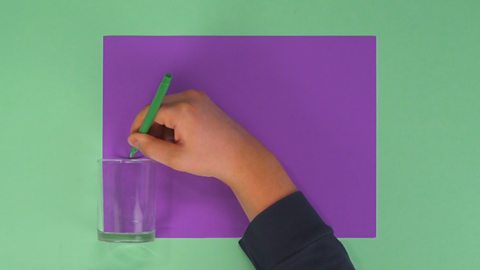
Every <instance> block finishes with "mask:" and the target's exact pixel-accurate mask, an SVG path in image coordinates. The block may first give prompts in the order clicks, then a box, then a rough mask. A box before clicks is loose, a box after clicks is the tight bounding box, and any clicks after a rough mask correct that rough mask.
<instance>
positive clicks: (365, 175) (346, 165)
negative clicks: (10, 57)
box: [103, 36, 376, 238]
mask: <svg viewBox="0 0 480 270" xmlns="http://www.w3.org/2000/svg"><path fill="white" fill-rule="evenodd" d="M103 61H104V62H103V76H104V80H103V156H104V157H105V158H114V157H126V156H127V155H128V153H129V150H130V147H129V145H128V143H127V137H128V134H129V129H130V124H131V122H132V121H133V119H134V117H135V115H136V114H137V112H138V111H140V110H141V109H142V108H143V107H144V106H145V105H146V104H148V103H149V102H150V101H151V99H152V97H153V95H154V94H155V91H156V89H157V87H158V84H159V83H160V81H161V79H162V76H163V75H164V73H166V72H170V73H172V75H173V80H172V84H171V86H170V90H169V93H170V94H172V93H176V92H180V91H183V90H186V89H191V88H195V89H200V90H202V91H204V92H206V93H207V94H208V95H209V96H210V97H211V98H212V99H213V100H214V101H215V102H216V103H217V104H218V105H219V106H220V107H221V108H223V109H224V110H225V111H226V112H227V113H228V114H229V115H230V116H231V117H232V118H234V119H235V120H237V121H238V122H239V123H240V124H241V125H243V126H244V127H245V128H246V129H247V130H248V131H250V132H251V133H252V134H253V135H254V136H256V137H257V138H258V139H259V140H260V141H262V142H263V143H264V144H265V145H266V146H267V147H268V148H269V149H270V150H271V151H272V152H273V153H275V155H277V157H278V158H279V160H280V161H281V162H282V163H283V164H284V166H285V168H286V170H287V171H288V173H289V175H290V176H291V178H292V179H293V180H294V181H295V183H296V185H297V187H298V188H299V189H300V190H301V191H303V192H304V194H305V195H306V197H307V198H308V199H309V200H310V202H311V203H312V205H313V206H314V207H315V208H316V210H317V211H318V213H319V214H320V215H321V216H322V217H323V219H324V220H325V221H326V222H327V223H328V224H329V225H331V226H332V227H333V229H334V231H335V235H336V236H337V237H375V232H376V184H375V183H376V182H375V181H376V178H375V166H376V155H375V153H376V150H375V146H376V139H375V128H376V120H375V114H376V94H375V87H376V84H375V82H376V79H375V77H376V73H375V72H376V66H375V62H376V42H375V37H373V36H364V37H362V36H357V37H320V36H299V37H294V36H291V37H285V36H282V37H280V36H145V37H143V36H107V37H104V59H103ZM155 171H156V174H157V179H158V181H159V182H158V183H159V187H158V190H157V194H158V199H157V203H158V204H157V208H158V210H157V237H179V238H180V237H240V236H241V235H242V234H243V233H244V230H245V228H246V227H247V225H248V220H247V218H246V217H245V214H244V213H243V212H242V209H241V208H240V206H239V204H238V203H237V201H236V199H235V197H234V196H233V194H232V192H231V191H230V190H229V189H228V188H227V187H226V186H224V185H223V184H221V183H220V182H219V181H216V180H213V179H207V178H202V177H196V176H192V175H188V174H185V173H180V172H175V171H173V170H170V169H168V168H166V167H164V166H162V165H160V164H158V165H156V167H155ZM108 222H109V221H108V220H105V223H108Z"/></svg>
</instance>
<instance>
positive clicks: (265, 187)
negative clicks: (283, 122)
mask: <svg viewBox="0 0 480 270" xmlns="http://www.w3.org/2000/svg"><path fill="white" fill-rule="evenodd" d="M147 110H148V107H146V108H144V109H143V110H142V111H141V112H140V113H139V114H138V115H137V117H136V118H135V120H134V122H133V124H132V127H131V133H132V134H131V135H130V137H129V138H128V142H129V144H130V145H132V146H134V147H136V148H137V149H139V150H140V151H141V152H142V153H143V154H144V155H145V156H147V157H149V158H151V159H153V160H155V161H158V162H160V163H162V164H165V165H166V166H169V167H171V168H173V169H175V170H179V171H183V172H188V173H191V174H195V175H200V176H210V177H215V178H218V179H219V180H221V181H223V182H224V183H225V184H227V185H228V186H230V187H231V188H232V190H233V191H234V193H235V194H236V195H237V197H238V198H239V200H240V202H241V203H242V206H243V207H244V209H245V208H247V209H246V212H247V215H248V216H249V217H252V216H254V215H256V214H257V213H258V211H261V210H263V208H265V207H267V206H269V205H270V204H271V203H273V202H274V201H273V202H272V201H271V200H275V201H276V200H278V199H280V198H281V197H282V196H286V195H288V193H291V192H293V191H294V190H295V187H294V186H293V184H292V183H291V181H290V179H289V177H288V175H287V174H286V173H285V171H284V170H283V168H282V166H281V165H280V163H279V162H278V160H277V159H276V158H275V156H274V155H273V154H272V153H271V152H270V151H269V150H267V149H266V148H265V147H264V146H263V145H262V144H261V143H260V142H259V141H257V140H256V139H255V138H254V137H253V136H251V135H250V134H249V133H248V132H247V131H245V130H244V129H243V128H242V127H241V126H240V125H238V124H237V123H236V122H235V121H233V120H232V119H231V118H230V117H228V116H227V115H226V114H225V113H224V112H223V111H222V110H221V109H220V108H219V107H218V106H217V105H215V104H214V103H213V102H212V100H211V99H210V98H209V97H208V96H207V95H205V94H204V93H202V92H199V91H196V90H188V91H186V92H182V93H179V94H174V95H170V96H166V97H165V99H164V102H163V104H162V106H161V107H160V109H159V111H158V113H157V115H156V117H155V125H154V126H153V127H152V128H151V129H150V134H140V133H136V132H137V131H138V129H139V127H140V125H141V123H142V121H143V118H144V117H145V115H146V112H147ZM165 127H166V128H167V129H165ZM172 131H173V133H172ZM169 134H170V139H168V135H169ZM155 135H157V136H155ZM165 135H167V136H165ZM172 135H173V136H172ZM158 137H160V138H158ZM166 137H167V139H161V138H166ZM256 193H258V195H259V196H261V197H263V198H262V199H257V201H255V202H252V201H251V200H250V199H248V197H251V196H252V195H255V194H256ZM258 200H260V201H263V202H260V203H259V202H258ZM252 203H253V204H252ZM263 204H267V205H263ZM252 208H254V209H252Z"/></svg>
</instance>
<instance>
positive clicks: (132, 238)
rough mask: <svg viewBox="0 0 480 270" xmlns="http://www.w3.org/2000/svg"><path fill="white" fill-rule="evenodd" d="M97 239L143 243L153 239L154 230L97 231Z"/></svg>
mask: <svg viewBox="0 0 480 270" xmlns="http://www.w3.org/2000/svg"><path fill="white" fill-rule="evenodd" d="M98 240H100V241H104V242H115V243H143V242H151V241H153V240H155V232H142V233H107V232H102V231H98Z"/></svg>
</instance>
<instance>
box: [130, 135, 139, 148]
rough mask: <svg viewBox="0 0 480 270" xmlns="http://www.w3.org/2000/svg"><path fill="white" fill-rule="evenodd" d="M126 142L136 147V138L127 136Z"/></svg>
mask: <svg viewBox="0 0 480 270" xmlns="http://www.w3.org/2000/svg"><path fill="white" fill-rule="evenodd" d="M128 143H129V144H130V145H131V146H133V147H138V140H137V139H136V138H135V137H130V138H128Z"/></svg>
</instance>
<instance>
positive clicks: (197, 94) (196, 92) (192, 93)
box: [186, 89, 206, 99]
mask: <svg viewBox="0 0 480 270" xmlns="http://www.w3.org/2000/svg"><path fill="white" fill-rule="evenodd" d="M186 94H187V96H189V97H191V98H194V99H200V98H204V97H206V94H205V93H204V92H202V91H200V90H196V89H190V90H187V91H186Z"/></svg>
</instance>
